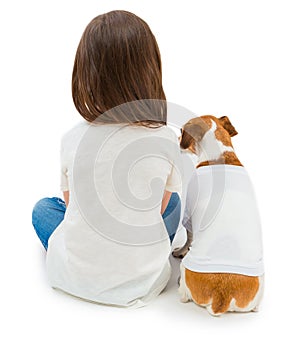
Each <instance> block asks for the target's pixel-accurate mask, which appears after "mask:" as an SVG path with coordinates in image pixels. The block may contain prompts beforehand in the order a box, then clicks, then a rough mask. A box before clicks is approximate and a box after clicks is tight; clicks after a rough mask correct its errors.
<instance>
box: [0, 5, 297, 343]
mask: <svg viewBox="0 0 300 344" xmlns="http://www.w3.org/2000/svg"><path fill="white" fill-rule="evenodd" d="M0 6H1V8H0V25H1V31H0V35H1V37H0V38H1V41H0V44H1V54H0V56H1V63H0V87H1V98H0V99H1V104H0V109H1V135H0V140H1V142H0V144H1V145H0V147H1V161H2V163H1V179H0V187H1V188H0V190H1V196H2V197H1V198H2V202H1V209H2V210H1V240H0V254H1V259H0V262H1V284H0V286H1V314H2V321H1V331H0V341H1V342H2V343H17V342H20V341H22V342H28V343H33V344H34V343H71V342H73V343H81V342H83V343H103V342H108V343H110V342H130V343H135V342H146V343H152V342H156V343H170V342H180V343H183V342H184V343H188V342H201V343H205V342H209V343H219V342H222V343H229V342H230V343H231V342H241V343H253V342H259V343H262V342H263V341H271V340H275V339H278V340H285V341H288V342H297V339H298V340H299V329H298V328H297V326H298V323H299V321H298V320H297V318H298V316H299V308H300V301H299V289H300V288H299V284H298V283H297V281H299V279H298V278H297V275H298V273H299V258H300V257H299V251H300V249H299V246H300V243H299V235H298V231H299V229H300V228H299V220H298V214H299V208H300V204H299V202H298V200H297V198H298V197H297V196H299V192H300V189H299V171H298V166H299V164H297V162H298V161H299V149H300V147H299V144H298V140H299V120H298V118H299V116H300V101H299V98H300V97H299V94H300V93H299V92H300V50H299V32H300V20H299V18H300V9H299V8H300V7H298V6H299V2H297V1H289V0H285V1H276V0H273V1H267V0H260V1H256V0H252V1H243V0H237V1H233V0H226V1H225V0H223V1H222V0H221V1H215V0H207V1H189V0H185V1H144V0H143V1H141V0H140V1H126V0H125V1H114V0H110V1H88V0H84V1H83V0H82V1H75V0H74V1H62V0H60V1H58V0H52V1H33V0H27V1H6V2H1V5H0ZM113 9H126V10H129V11H132V12H134V13H136V14H137V15H139V16H140V17H142V18H143V19H144V20H145V21H146V22H147V23H148V24H149V25H150V27H151V29H152V31H153V33H154V34H155V36H156V38H157V41H158V44H159V46H160V49H161V55H162V62H163V82H164V88H165V92H166V95H167V99H168V100H169V101H170V102H174V103H177V104H180V105H182V106H184V107H186V108H188V109H190V110H191V111H194V112H195V113H198V114H199V115H203V114H208V113H210V114H215V115H217V116H222V115H227V116H229V118H230V119H231V121H232V122H233V124H234V125H235V127H236V129H237V130H238V131H239V135H238V136H237V137H235V138H234V140H233V144H234V146H235V148H236V151H237V152H238V156H239V158H240V160H241V161H242V162H243V163H244V165H245V166H246V167H247V169H248V171H249V172H250V175H251V177H252V181H253V183H254V186H255V189H256V193H257V198H258V201H259V206H260V210H261V216H262V223H263V231H264V247H265V265H266V288H265V297H264V301H263V304H262V307H261V311H260V312H259V313H258V314H245V315H241V314H227V315H225V316H222V317H220V318H213V317H211V316H210V315H209V314H208V313H207V312H206V311H205V310H204V309H201V308H199V307H197V306H196V305H194V304H192V303H189V304H181V303H180V302H179V298H178V295H177V293H176V279H177V275H178V271H177V267H178V262H174V261H173V260H172V264H173V266H174V274H173V276H172V279H171V281H170V283H169V285H168V288H167V290H166V291H165V292H164V293H163V294H161V295H160V296H159V297H158V298H157V299H156V300H155V301H154V302H153V303H152V304H150V305H149V306H147V307H144V308H142V309H138V310H123V309H118V308H109V307H104V306H99V305H95V304H90V303H86V302H83V301H79V300H76V299H73V298H72V297H68V296H66V295H63V294H60V293H58V292H55V291H53V290H52V289H51V288H50V287H49V286H48V284H47V279H46V275H45V254H44V252H43V250H42V247H41V245H40V243H39V241H38V239H37V237H36V236H35V233H34V230H33V228H32V226H31V210H32V207H33V205H34V203H35V202H36V201H37V200H38V199H40V198H42V197H45V196H59V195H60V193H59V144H60V138H61V135H62V134H63V133H64V132H65V131H66V130H68V129H69V128H71V127H72V126H73V125H74V124H75V123H77V121H78V120H79V119H80V117H79V115H78V114H77V113H76V111H75V108H74V106H73V103H72V98H71V86H70V85H71V73H72V67H73V60H74V55H75V51H76V48H77V44H78V42H79V39H80V37H81V34H82V32H83V30H84V28H85V26H86V25H87V24H88V22H89V21H90V20H91V19H92V18H93V17H95V16H96V15H98V14H101V13H103V12H107V11H109V10H113ZM4 338H6V339H4ZM292 338H293V339H292Z"/></svg>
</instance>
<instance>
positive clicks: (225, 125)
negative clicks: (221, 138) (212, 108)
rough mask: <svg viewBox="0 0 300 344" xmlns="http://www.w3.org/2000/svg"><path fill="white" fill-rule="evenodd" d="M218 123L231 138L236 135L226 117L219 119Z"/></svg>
mask: <svg viewBox="0 0 300 344" xmlns="http://www.w3.org/2000/svg"><path fill="white" fill-rule="evenodd" d="M219 122H220V123H221V125H222V127H223V128H224V129H225V130H226V131H228V133H229V135H230V136H231V137H232V136H235V135H237V134H238V132H237V131H236V130H235V127H234V126H233V125H232V124H231V122H230V120H229V118H228V117H227V116H223V117H220V118H219Z"/></svg>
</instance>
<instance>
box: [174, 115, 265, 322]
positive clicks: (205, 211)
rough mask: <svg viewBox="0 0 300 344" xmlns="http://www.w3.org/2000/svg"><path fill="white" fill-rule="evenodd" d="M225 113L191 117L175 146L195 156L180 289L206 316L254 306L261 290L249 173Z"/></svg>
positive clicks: (256, 224)
mask: <svg viewBox="0 0 300 344" xmlns="http://www.w3.org/2000/svg"><path fill="white" fill-rule="evenodd" d="M236 134H237V131H236V130H235V128H234V127H233V125H232V124H231V122H230V120H229V119H228V117H226V116H223V117H221V118H216V117H214V116H212V115H207V116H201V117H197V118H193V119H191V120H190V121H188V122H187V123H186V124H185V125H184V126H183V128H182V135H181V138H180V146H181V148H182V149H184V150H188V151H190V152H192V153H194V154H196V155H197V156H198V164H197V166H196V168H197V169H196V170H195V173H194V175H193V177H192V178H191V181H190V183H189V186H188V191H187V196H186V206H185V213H184V217H183V226H184V227H185V228H186V230H187V242H186V243H185V245H184V246H183V247H182V248H178V249H175V250H174V251H173V256H175V257H179V258H183V257H184V258H183V260H182V262H181V267H180V270H181V277H180V287H179V293H180V297H181V301H182V302H188V301H194V302H195V303H196V304H198V305H200V306H204V307H206V309H207V310H208V312H209V313H210V314H211V315H214V316H217V315H220V314H222V313H225V312H228V311H229V312H233V311H236V312H249V311H257V310H258V306H259V303H260V300H261V298H262V293H263V276H264V267H263V258H262V240H261V228H260V220H259V213H258V209H257V207H256V202H255V195H254V191H253V188H252V184H251V181H250V179H249V176H248V174H247V172H246V170H245V168H244V167H243V165H242V164H241V162H240V160H239V159H238V158H237V156H236V154H235V151H234V149H233V146H232V142H231V137H232V136H235V135H236Z"/></svg>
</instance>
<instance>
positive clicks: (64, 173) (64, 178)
mask: <svg viewBox="0 0 300 344" xmlns="http://www.w3.org/2000/svg"><path fill="white" fill-rule="evenodd" d="M60 189H61V191H68V190H69V181H68V168H67V159H66V156H65V150H64V146H63V141H62V143H61V147H60Z"/></svg>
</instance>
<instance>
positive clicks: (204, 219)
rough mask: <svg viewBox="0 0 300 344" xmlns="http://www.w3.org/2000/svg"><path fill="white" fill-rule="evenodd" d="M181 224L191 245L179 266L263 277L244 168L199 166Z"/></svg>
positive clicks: (255, 216)
mask: <svg viewBox="0 0 300 344" xmlns="http://www.w3.org/2000/svg"><path fill="white" fill-rule="evenodd" d="M183 225H184V227H186V229H187V230H189V231H192V232H193V243H192V246H191V248H190V251H189V252H188V254H187V255H186V256H185V258H184V259H183V265H184V267H186V268H187V269H189V270H192V271H196V272H211V273H214V272H224V273H238V274H243V275H248V276H260V275H262V274H263V273H264V266H263V259H262V239H261V225H260V219H259V213H258V209H257V206H256V201H255V195H254V191H253V187H252V184H251V181H250V179H249V176H248V173H247V172H246V170H245V168H244V167H240V166H232V165H210V166H205V167H200V168H199V169H198V170H197V171H196V172H195V173H194V175H193V177H192V178H191V181H190V183H189V187H188V193H187V199H186V207H185V214H184V218H183Z"/></svg>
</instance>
